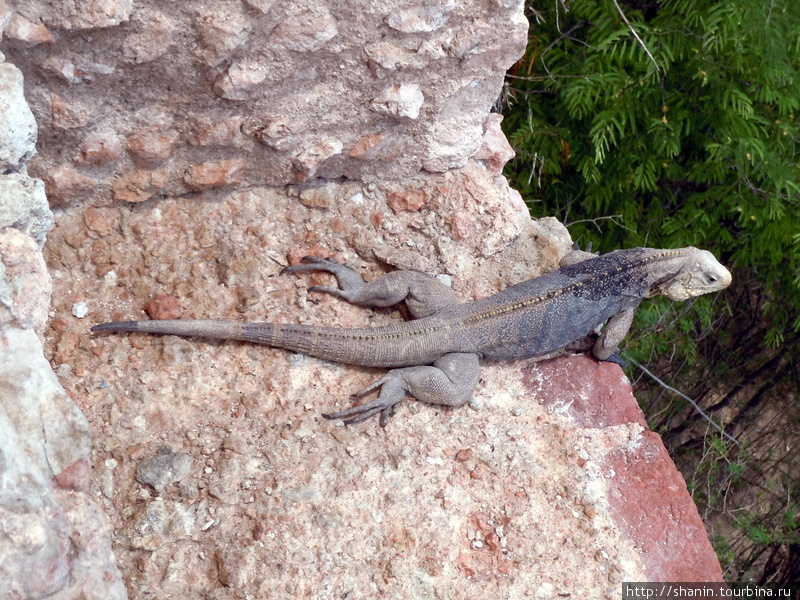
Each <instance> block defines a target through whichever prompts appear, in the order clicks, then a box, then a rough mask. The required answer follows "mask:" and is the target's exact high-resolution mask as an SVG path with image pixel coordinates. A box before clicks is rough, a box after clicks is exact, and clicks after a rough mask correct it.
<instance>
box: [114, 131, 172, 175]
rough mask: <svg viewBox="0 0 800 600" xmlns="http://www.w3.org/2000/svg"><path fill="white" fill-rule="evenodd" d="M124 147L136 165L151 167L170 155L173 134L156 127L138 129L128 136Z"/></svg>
mask: <svg viewBox="0 0 800 600" xmlns="http://www.w3.org/2000/svg"><path fill="white" fill-rule="evenodd" d="M126 149H127V151H128V153H129V154H130V155H131V157H132V158H133V162H135V163H136V165H137V166H139V167H142V168H149V169H152V168H154V167H157V166H158V165H160V164H162V163H164V162H166V161H167V160H169V158H170V157H171V156H172V153H173V151H174V150H175V136H174V135H173V134H171V133H166V132H162V131H159V130H156V129H148V130H146V131H138V132H136V133H134V134H133V135H131V136H130V137H129V138H128V142H127V148H126Z"/></svg>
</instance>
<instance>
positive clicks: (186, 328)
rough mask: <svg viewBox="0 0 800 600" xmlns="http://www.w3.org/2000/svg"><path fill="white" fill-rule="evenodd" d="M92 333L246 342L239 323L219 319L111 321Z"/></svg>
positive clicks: (102, 324)
mask: <svg viewBox="0 0 800 600" xmlns="http://www.w3.org/2000/svg"><path fill="white" fill-rule="evenodd" d="M92 331H95V332H96V331H141V332H143V333H160V334H163V335H180V336H186V337H192V336H196V337H203V338H211V339H218V340H231V339H233V340H246V339H247V338H246V337H243V336H244V331H243V328H242V325H241V324H240V323H236V322H235V321H224V320H221V319H219V320H218V319H204V320H193V319H163V320H154V321H112V322H110V323H100V324H99V325H95V326H94V327H92Z"/></svg>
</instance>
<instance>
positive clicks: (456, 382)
mask: <svg viewBox="0 0 800 600" xmlns="http://www.w3.org/2000/svg"><path fill="white" fill-rule="evenodd" d="M479 374H480V365H479V359H478V355H477V354H468V353H455V352H454V353H451V354H445V355H444V356H442V357H441V358H439V359H437V360H436V361H435V362H434V363H433V365H420V366H417V367H404V368H401V369H392V370H391V371H389V372H388V373H386V375H384V376H383V377H381V378H380V379H379V380H378V381H376V382H374V383H372V384H370V385H368V386H367V387H365V388H364V389H362V390H359V391H357V392H356V393H355V394H353V397H355V398H360V397H362V396H365V395H367V394H369V393H370V392H372V391H373V390H375V389H376V388H379V387H380V388H381V391H380V394H379V395H378V397H377V398H376V399H375V400H373V401H371V402H367V403H366V404H362V405H360V406H354V407H352V408H348V409H346V410H342V411H339V412H335V413H331V414H324V415H322V416H323V417H325V418H326V419H344V422H345V424H346V425H352V424H353V423H360V422H361V421H364V420H366V419H368V418H369V417H371V416H372V415H375V414H377V413H380V414H381V417H380V423H381V426H383V427H385V426H386V423H387V422H388V420H389V418H391V417H392V416H393V415H394V413H395V411H396V410H397V406H398V405H399V404H400V403H401V402H402V401H403V400H404V399H405V398H406V396H412V397H413V398H415V399H417V400H419V401H420V402H426V403H428V404H440V405H444V406H461V405H462V404H465V403H468V402H471V400H472V390H473V389H474V388H475V385H476V384H477V383H478V376H479Z"/></svg>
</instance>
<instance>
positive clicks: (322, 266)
mask: <svg viewBox="0 0 800 600" xmlns="http://www.w3.org/2000/svg"><path fill="white" fill-rule="evenodd" d="M342 266H343V265H342V264H341V263H338V262H336V261H335V260H333V259H330V258H319V257H317V256H304V257H303V258H301V259H300V264H299V265H292V266H290V267H283V268H282V269H281V271H280V275H286V274H287V273H302V272H304V271H330V272H333V271H332V269H336V268H337V267H342Z"/></svg>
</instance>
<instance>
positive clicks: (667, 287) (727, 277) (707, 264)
mask: <svg viewBox="0 0 800 600" xmlns="http://www.w3.org/2000/svg"><path fill="white" fill-rule="evenodd" d="M686 250H687V251H688V254H687V255H686V256H684V258H683V260H684V261H685V262H684V264H683V265H682V268H681V269H680V270H679V272H678V274H677V275H675V276H674V277H670V278H668V279H666V280H664V281H662V282H660V283H659V284H657V285H656V286H654V289H653V290H652V291H653V292H654V293H656V294H662V295H664V296H666V297H667V298H669V299H670V300H688V299H689V298H694V297H695V296H701V295H703V294H709V293H711V292H718V291H719V290H722V289H724V288H726V287H728V286H729V285H730V284H731V274H730V271H728V269H726V268H725V267H723V266H722V265H721V264H720V263H719V262H718V261H717V259H716V258H714V255H713V254H711V252H709V251H708V250H698V249H697V248H692V247H690V248H686Z"/></svg>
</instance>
